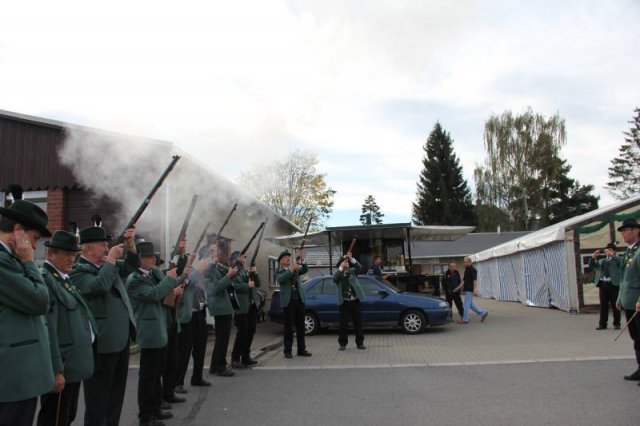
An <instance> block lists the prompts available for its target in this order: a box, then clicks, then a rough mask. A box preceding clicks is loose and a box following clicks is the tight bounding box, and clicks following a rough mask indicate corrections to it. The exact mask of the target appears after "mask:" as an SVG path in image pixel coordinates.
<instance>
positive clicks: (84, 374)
mask: <svg viewBox="0 0 640 426" xmlns="http://www.w3.org/2000/svg"><path fill="white" fill-rule="evenodd" d="M44 245H45V246H47V260H46V261H45V263H44V265H43V266H42V268H40V272H41V273H42V277H43V278H44V281H45V283H46V284H47V287H48V289H49V301H50V302H49V313H48V314H47V317H46V318H47V328H48V330H49V342H50V348H51V363H52V364H53V371H54V373H55V379H56V386H55V389H54V392H52V393H47V394H45V395H42V396H41V397H40V412H39V413H38V423H37V424H38V426H45V425H50V426H57V425H64V426H66V425H70V424H71V422H73V420H74V419H75V418H76V413H77V411H78V397H79V395H80V381H81V380H84V379H88V378H89V377H91V376H92V375H93V342H94V341H95V338H96V335H95V333H96V332H97V330H98V327H97V325H96V323H95V321H94V319H93V315H92V314H91V311H90V309H89V306H88V305H87V303H86V302H85V300H84V298H83V297H82V296H81V295H80V293H79V292H78V290H77V289H76V286H75V285H74V284H73V283H72V282H71V278H70V277H69V275H67V274H68V273H70V272H71V270H72V269H73V263H74V261H75V258H76V254H77V253H78V252H79V251H80V247H78V240H77V239H76V236H75V235H73V234H71V233H69V232H65V231H56V232H55V233H54V234H53V237H52V238H51V240H49V241H48V242H46V243H44Z"/></svg>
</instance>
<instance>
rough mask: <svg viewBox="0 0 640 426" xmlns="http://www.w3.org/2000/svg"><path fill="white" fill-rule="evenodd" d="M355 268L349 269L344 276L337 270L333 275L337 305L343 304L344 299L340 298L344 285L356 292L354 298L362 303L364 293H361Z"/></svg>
mask: <svg viewBox="0 0 640 426" xmlns="http://www.w3.org/2000/svg"><path fill="white" fill-rule="evenodd" d="M356 272H357V269H356V268H349V271H348V272H347V274H346V276H345V274H343V273H342V271H341V270H339V269H337V270H336V272H334V273H333V282H334V283H335V284H336V302H337V303H338V306H339V305H342V304H343V303H344V298H343V296H342V287H343V286H345V285H350V286H351V288H353V290H354V291H355V292H356V298H358V299H359V300H360V301H361V302H363V301H364V291H362V287H361V286H360V281H358V278H357V277H356Z"/></svg>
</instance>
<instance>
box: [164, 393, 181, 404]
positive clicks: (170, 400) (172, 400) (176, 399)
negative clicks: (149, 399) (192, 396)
mask: <svg viewBox="0 0 640 426" xmlns="http://www.w3.org/2000/svg"><path fill="white" fill-rule="evenodd" d="M164 400H165V401H166V402H168V403H171V404H179V403H181V402H185V401H186V398H181V397H179V396H175V395H171V396H168V397H164Z"/></svg>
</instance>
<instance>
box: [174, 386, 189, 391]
mask: <svg viewBox="0 0 640 426" xmlns="http://www.w3.org/2000/svg"><path fill="white" fill-rule="evenodd" d="M173 391H174V392H175V393H187V390H186V389H185V388H184V386H182V385H181V386H176V387H175V389H174V390H173Z"/></svg>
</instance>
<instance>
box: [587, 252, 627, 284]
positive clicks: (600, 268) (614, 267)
mask: <svg viewBox="0 0 640 426" xmlns="http://www.w3.org/2000/svg"><path fill="white" fill-rule="evenodd" d="M606 260H607V259H606V258H604V257H603V258H600V259H594V258H593V257H592V258H591V259H590V260H589V267H590V268H592V269H593V268H595V270H596V277H595V279H594V281H593V282H594V283H596V284H598V282H600V278H602V273H603V272H604V263H605V261H606ZM610 263H611V264H610V265H609V276H610V278H611V284H613V285H614V286H615V287H618V286H619V285H620V279H621V278H622V272H621V271H620V265H621V264H622V257H620V256H612V257H611V260H610Z"/></svg>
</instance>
